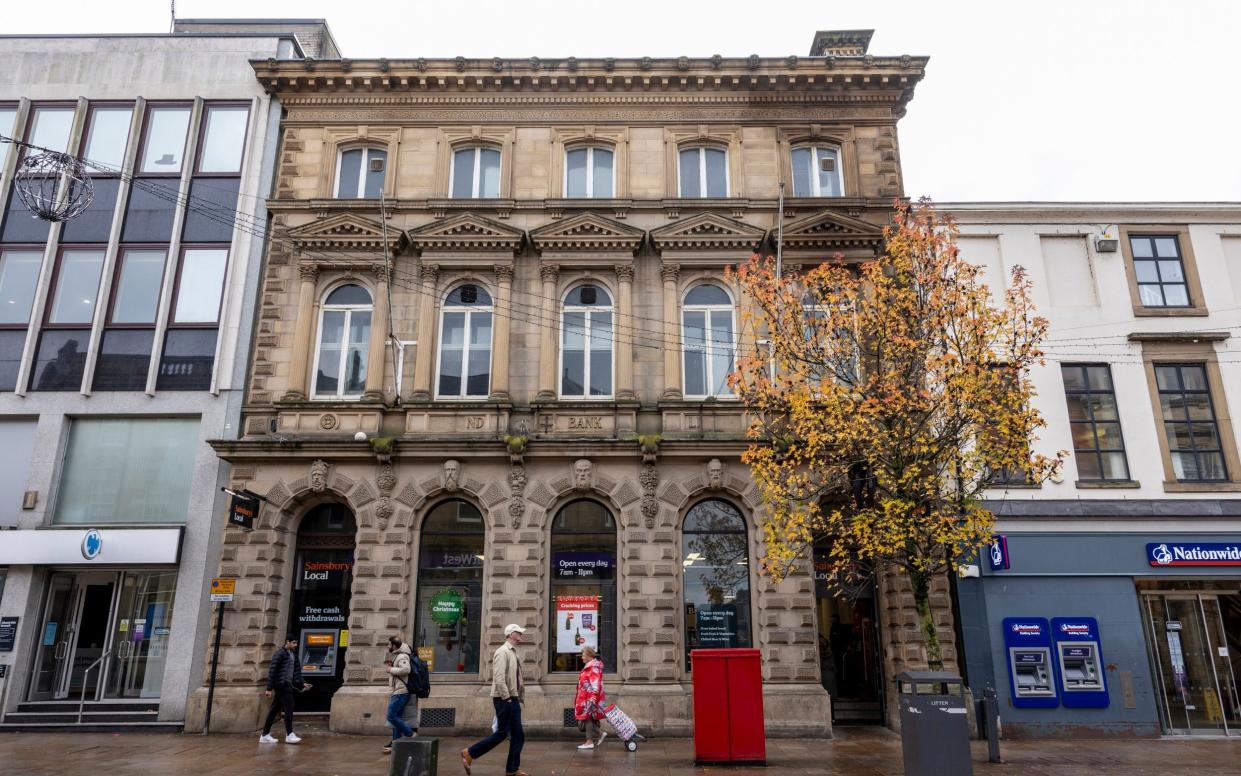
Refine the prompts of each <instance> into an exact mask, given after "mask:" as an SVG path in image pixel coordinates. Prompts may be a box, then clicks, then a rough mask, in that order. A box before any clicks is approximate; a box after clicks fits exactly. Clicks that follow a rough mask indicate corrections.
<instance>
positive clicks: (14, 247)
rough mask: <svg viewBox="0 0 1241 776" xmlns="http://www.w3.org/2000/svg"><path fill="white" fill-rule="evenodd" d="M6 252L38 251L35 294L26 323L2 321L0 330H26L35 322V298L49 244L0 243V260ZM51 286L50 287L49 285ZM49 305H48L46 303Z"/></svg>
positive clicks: (31, 300) (37, 293) (31, 299)
mask: <svg viewBox="0 0 1241 776" xmlns="http://www.w3.org/2000/svg"><path fill="white" fill-rule="evenodd" d="M5 253H38V254H39V269H38V271H37V272H36V273H35V280H34V296H32V297H31V298H30V312H28V313H27V314H26V322H25V323H0V331H24V330H26V329H29V328H30V327H31V325H32V324H34V322H35V314H34V312H35V300H36V298H37V297H38V295H39V279H40V278H41V277H42V275H43V263H44V261H45V260H46V258H47V245H46V244H38V243H4V244H3V245H0V262H2V261H3V254H5ZM49 288H50V287H49ZM44 307H45V308H46V307H48V305H46V304H45V305H44Z"/></svg>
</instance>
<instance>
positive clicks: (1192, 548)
mask: <svg viewBox="0 0 1241 776" xmlns="http://www.w3.org/2000/svg"><path fill="white" fill-rule="evenodd" d="M1146 559H1147V561H1148V562H1149V563H1150V565H1152V566H1154V567H1155V568H1167V567H1170V566H1241V542H1238V543H1233V544H1175V543H1171V542H1164V543H1160V544H1148V545H1146Z"/></svg>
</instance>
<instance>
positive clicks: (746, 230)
mask: <svg viewBox="0 0 1241 776" xmlns="http://www.w3.org/2000/svg"><path fill="white" fill-rule="evenodd" d="M766 234H767V231H766V230H765V229H762V228H760V227H757V226H753V225H751V224H747V223H744V222H741V221H737V220H734V219H732V218H727V217H725V216H722V215H719V214H718V213H699V214H698V215H695V216H691V217H689V218H685V219H682V220H679V221H674V222H672V223H670V224H666V225H664V226H661V227H659V228H658V229H653V230H651V243H652V244H654V246H655V247H656V248H657V249H659V251H660V252H661V253H670V252H676V251H728V252H735V251H741V250H747V251H752V250H754V249H755V248H757V247H758V244H759V243H760V242H762V240H763V237H764V236H765V235H766Z"/></svg>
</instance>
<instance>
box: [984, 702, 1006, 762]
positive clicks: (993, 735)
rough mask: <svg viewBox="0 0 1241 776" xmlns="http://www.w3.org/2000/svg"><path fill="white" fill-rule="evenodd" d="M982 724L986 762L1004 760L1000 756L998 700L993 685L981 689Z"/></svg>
mask: <svg viewBox="0 0 1241 776" xmlns="http://www.w3.org/2000/svg"><path fill="white" fill-rule="evenodd" d="M982 724H983V730H984V731H986V735H987V762H991V763H1002V762H1004V760H1003V759H1002V758H1001V757H1000V702H999V700H998V699H997V698H996V697H995V688H993V687H987V688H986V689H984V690H983V691H982Z"/></svg>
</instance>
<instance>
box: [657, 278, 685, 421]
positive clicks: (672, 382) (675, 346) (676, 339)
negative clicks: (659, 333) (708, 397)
mask: <svg viewBox="0 0 1241 776" xmlns="http://www.w3.org/2000/svg"><path fill="white" fill-rule="evenodd" d="M660 275H662V276H663V279H664V398H665V399H679V398H681V323H680V321H678V320H677V280H678V279H679V278H680V277H681V266H680V265H679V264H665V265H663V266H662V267H661V268H660Z"/></svg>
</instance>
